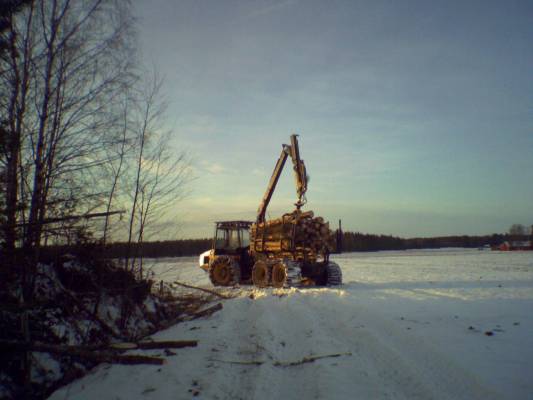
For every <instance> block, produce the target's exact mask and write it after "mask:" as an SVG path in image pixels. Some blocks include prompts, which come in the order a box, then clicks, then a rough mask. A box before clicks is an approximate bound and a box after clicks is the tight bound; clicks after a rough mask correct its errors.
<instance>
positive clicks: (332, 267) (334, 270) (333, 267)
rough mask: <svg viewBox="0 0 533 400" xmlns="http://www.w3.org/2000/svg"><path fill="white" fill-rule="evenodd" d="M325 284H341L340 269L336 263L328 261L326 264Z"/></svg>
mask: <svg viewBox="0 0 533 400" xmlns="http://www.w3.org/2000/svg"><path fill="white" fill-rule="evenodd" d="M326 285H328V286H338V285H342V270H341V267H339V265H338V264H337V263H334V262H333V261H330V262H329V263H328V265H327V266H326Z"/></svg>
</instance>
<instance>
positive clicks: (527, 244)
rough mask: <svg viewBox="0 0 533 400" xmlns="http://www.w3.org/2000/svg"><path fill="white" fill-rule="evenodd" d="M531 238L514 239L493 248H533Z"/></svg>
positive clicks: (507, 249)
mask: <svg viewBox="0 0 533 400" xmlns="http://www.w3.org/2000/svg"><path fill="white" fill-rule="evenodd" d="M531 243H532V242H531V241H530V240H520V241H518V240H517V241H513V242H510V243H509V242H507V241H505V242H503V243H502V244H500V245H498V246H494V247H493V248H492V250H499V251H520V250H533V247H532V245H531Z"/></svg>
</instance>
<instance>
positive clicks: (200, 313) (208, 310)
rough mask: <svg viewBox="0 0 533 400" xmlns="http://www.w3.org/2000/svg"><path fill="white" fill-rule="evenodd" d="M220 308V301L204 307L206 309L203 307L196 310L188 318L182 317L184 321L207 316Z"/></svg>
mask: <svg viewBox="0 0 533 400" xmlns="http://www.w3.org/2000/svg"><path fill="white" fill-rule="evenodd" d="M220 310H222V303H217V304H215V305H214V306H212V307H209V308H206V309H204V310H202V311H198V312H196V313H194V314H192V315H191V316H190V317H189V318H184V321H191V320H193V319H198V318H202V317H207V316H209V315H212V314H214V313H215V312H217V311H220Z"/></svg>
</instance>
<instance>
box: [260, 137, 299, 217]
mask: <svg viewBox="0 0 533 400" xmlns="http://www.w3.org/2000/svg"><path fill="white" fill-rule="evenodd" d="M297 137H298V135H291V144H290V145H287V144H284V145H283V148H282V150H281V154H280V156H279V158H278V161H277V162H276V166H275V167H274V171H273V172H272V176H271V177H270V182H268V186H267V189H266V191H265V194H264V195H263V199H262V200H261V203H260V204H259V209H258V210H257V222H258V223H260V222H264V221H265V214H266V209H267V207H268V204H269V203H270V199H271V198H272V195H273V194H274V190H275V189H276V185H277V183H278V180H279V177H280V176H281V172H282V171H283V167H284V166H285V161H287V157H288V156H289V155H290V156H291V159H292V166H293V170H294V176H295V180H296V193H297V194H298V201H297V202H296V204H295V205H296V208H297V209H300V207H302V206H303V205H304V204H305V192H306V191H307V172H306V170H305V164H304V161H303V160H302V159H300V148H299V146H298V139H297Z"/></svg>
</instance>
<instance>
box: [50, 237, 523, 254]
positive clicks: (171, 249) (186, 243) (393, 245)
mask: <svg viewBox="0 0 533 400" xmlns="http://www.w3.org/2000/svg"><path fill="white" fill-rule="evenodd" d="M528 239H529V236H526V235H524V236H522V237H519V238H517V237H516V236H515V235H510V234H492V235H485V236H467V235H462V236H442V237H432V238H409V239H404V238H400V237H396V236H391V235H372V234H367V233H359V232H343V234H342V239H341V243H342V251H343V252H351V251H379V250H408V249H436V248H442V247H464V248H478V247H483V246H485V245H490V246H494V245H499V244H501V243H503V242H504V241H512V240H528ZM211 242H212V239H207V238H206V239H184V240H166V241H157V242H144V243H142V244H141V245H136V246H135V247H134V248H133V249H131V250H130V256H131V255H132V254H135V256H136V257H141V256H142V257H148V258H158V257H180V256H198V255H200V254H201V253H202V252H204V251H206V250H209V249H210V248H211ZM68 251H69V249H67V248H63V247H62V246H47V248H46V250H45V251H44V252H45V253H51V254H61V253H64V252H68ZM103 252H104V256H105V257H109V258H123V257H125V256H126V254H127V252H128V244H127V243H121V242H118V243H108V244H106V246H105V248H104V250H103Z"/></svg>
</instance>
